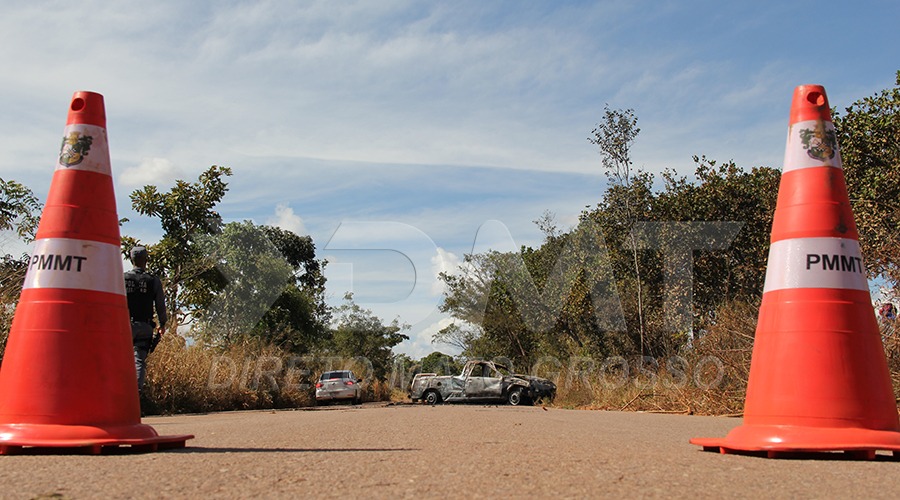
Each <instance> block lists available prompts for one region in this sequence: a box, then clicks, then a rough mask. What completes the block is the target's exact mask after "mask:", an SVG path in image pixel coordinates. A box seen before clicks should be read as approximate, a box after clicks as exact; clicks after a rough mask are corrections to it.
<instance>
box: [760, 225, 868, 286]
mask: <svg viewBox="0 0 900 500" xmlns="http://www.w3.org/2000/svg"><path fill="white" fill-rule="evenodd" d="M785 288H843V289H848V290H868V289H869V283H868V282H867V281H866V269H865V265H864V264H863V261H862V254H861V253H860V251H859V242H858V241H857V240H852V239H844V238H793V239H789V240H781V241H776V242H774V243H772V246H771V247H770V248H769V263H768V265H767V268H766V285H765V287H764V288H763V293H765V292H770V291H772V290H781V289H785Z"/></svg>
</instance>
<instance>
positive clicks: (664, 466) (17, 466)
mask: <svg viewBox="0 0 900 500" xmlns="http://www.w3.org/2000/svg"><path fill="white" fill-rule="evenodd" d="M144 422H145V423H148V424H150V425H152V426H154V428H156V430H157V431H158V432H159V433H160V434H195V435H196V436H197V437H196V438H195V439H193V440H191V441H188V445H189V447H188V448H185V449H183V450H174V451H167V452H160V453H152V454H144V455H98V456H66V455H50V456H2V457H0V464H2V465H0V497H2V498H187V497H192V498H196V497H210V496H212V497H216V498H248V497H262V498H282V497H299V498H303V497H321V498H333V497H335V498H336V497H348V496H349V497H357V498H359V497H365V498H387V497H390V498H397V497H400V498H423V497H424V498H434V497H441V498H465V497H472V496H475V495H477V496H478V497H488V498H490V497H501V498H510V497H522V496H528V497H566V498H571V497H579V498H583V497H592V498H597V497H613V496H615V497H651V498H652V497H657V498H662V497H665V498H673V497H674V498H685V497H734V498H751V497H753V498H760V497H765V498H798V497H801V498H803V497H805V498H808V497H820V498H821V497H827V498H836V497H854V498H861V497H867V498H896V495H897V491H898V490H900V462H896V461H889V460H887V459H888V456H887V455H879V456H878V460H875V461H870V462H865V461H848V460H841V459H838V458H835V459H830V460H792V459H777V460H772V459H764V458H755V457H745V456H734V455H719V454H716V453H709V452H702V451H701V450H700V449H699V448H698V447H696V446H692V445H690V444H689V443H688V439H689V438H691V437H701V436H702V437H717V436H724V435H725V434H726V433H727V432H728V431H729V430H730V429H731V428H732V427H734V426H737V425H739V424H740V419H729V418H716V417H694V416H682V415H659V414H646V413H618V412H601V411H575V410H558V409H546V410H545V409H542V408H541V407H504V406H472V405H438V406H434V407H431V406H424V405H391V406H388V405H383V404H367V405H363V406H354V407H349V406H328V407H323V408H316V409H312V410H304V411H275V412H273V411H257V412H236V413H219V414H210V415H190V416H176V417H153V418H147V419H145V420H144Z"/></svg>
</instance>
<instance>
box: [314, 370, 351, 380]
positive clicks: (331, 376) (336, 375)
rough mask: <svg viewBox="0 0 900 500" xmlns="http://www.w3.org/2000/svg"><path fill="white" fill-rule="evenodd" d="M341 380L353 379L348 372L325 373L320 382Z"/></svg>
mask: <svg viewBox="0 0 900 500" xmlns="http://www.w3.org/2000/svg"><path fill="white" fill-rule="evenodd" d="M339 378H351V377H350V372H347V371H343V372H325V373H323V374H322V376H321V377H319V380H333V379H339Z"/></svg>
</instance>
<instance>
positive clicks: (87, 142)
mask: <svg viewBox="0 0 900 500" xmlns="http://www.w3.org/2000/svg"><path fill="white" fill-rule="evenodd" d="M56 170H87V171H89V172H97V173H99V174H106V175H112V171H111V170H110V166H109V143H108V140H107V138H106V129H105V128H103V127H98V126H96V125H87V124H84V123H73V124H72V125H69V126H67V127H66V130H65V132H63V138H62V144H60V148H59V158H58V159H57V161H56Z"/></svg>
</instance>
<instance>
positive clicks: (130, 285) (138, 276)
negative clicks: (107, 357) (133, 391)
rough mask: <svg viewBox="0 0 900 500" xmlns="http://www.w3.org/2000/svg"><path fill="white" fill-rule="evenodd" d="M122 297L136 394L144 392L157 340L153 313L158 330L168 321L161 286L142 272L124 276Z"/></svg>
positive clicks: (149, 275)
mask: <svg viewBox="0 0 900 500" xmlns="http://www.w3.org/2000/svg"><path fill="white" fill-rule="evenodd" d="M132 255H134V252H132ZM125 294H126V296H127V299H128V312H129V314H130V315H131V339H132V341H133V343H134V368H135V371H136V372H137V384H138V392H141V391H142V390H143V388H144V377H145V375H146V368H147V356H148V355H149V354H150V352H151V351H152V350H153V348H154V347H155V346H156V344H155V341H157V339H158V338H159V337H158V336H157V335H156V323H154V322H153V311H154V309H155V310H156V319H157V320H159V325H160V328H162V327H165V325H166V321H168V319H169V318H168V316H167V315H166V300H165V296H164V295H163V287H162V282H160V280H159V278H157V277H156V276H154V275H152V274H150V273H148V272H146V271H145V270H144V269H143V268H141V267H135V268H134V269H132V270H131V271H128V272H126V273H125Z"/></svg>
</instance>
